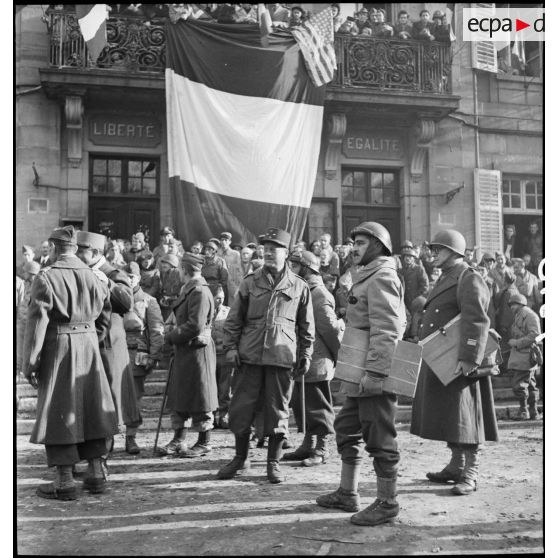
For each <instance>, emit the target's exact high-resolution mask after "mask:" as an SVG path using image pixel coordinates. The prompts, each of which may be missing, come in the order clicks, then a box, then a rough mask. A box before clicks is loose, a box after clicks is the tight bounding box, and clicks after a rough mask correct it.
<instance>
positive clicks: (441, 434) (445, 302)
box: [411, 263, 498, 444]
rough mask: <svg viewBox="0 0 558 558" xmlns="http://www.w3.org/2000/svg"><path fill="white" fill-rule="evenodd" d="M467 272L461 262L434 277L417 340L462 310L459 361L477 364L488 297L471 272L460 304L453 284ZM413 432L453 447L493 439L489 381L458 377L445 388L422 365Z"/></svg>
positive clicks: (481, 352) (495, 434) (483, 341)
mask: <svg viewBox="0 0 558 558" xmlns="http://www.w3.org/2000/svg"><path fill="white" fill-rule="evenodd" d="M467 268H468V266H467V264H465V263H459V264H456V265H455V266H454V267H453V268H451V270H449V271H448V272H447V273H446V274H444V275H442V276H441V277H440V279H438V281H437V282H436V285H435V286H434V288H433V289H432V291H431V293H430V294H429V295H428V299H427V301H426V304H425V306H424V310H423V316H422V323H421V326H420V327H419V340H422V339H424V338H425V337H427V336H428V335H430V334H431V333H433V332H434V331H436V330H437V329H439V328H440V327H442V326H444V325H445V324H446V323H447V322H448V321H449V320H451V319H452V318H454V317H455V316H457V314H459V312H460V307H461V317H462V320H461V324H462V331H461V344H460V347H459V359H460V360H464V361H468V362H474V363H475V364H480V363H481V361H482V357H483V355H484V350H485V347H486V341H487V339H488V330H489V329H490V320H489V317H488V313H487V311H488V304H489V297H490V293H489V291H488V287H487V286H486V284H485V282H484V281H483V279H482V277H481V276H480V275H479V274H478V273H475V272H473V271H472V270H470V271H467V272H466V273H465V275H464V276H463V279H462V283H461V288H460V293H459V296H460V301H459V302H460V304H459V303H458V300H457V282H458V279H459V276H460V275H461V272H462V271H463V270H465V269H467ZM411 434H416V435H417V436H420V437H421V438H426V439H429V440H441V441H445V442H452V443H457V444H478V443H482V442H485V441H497V440H498V427H497V424H496V412H495V409H494V400H493V395H492V383H491V380H490V378H489V377H485V378H480V379H477V380H473V379H469V378H466V377H465V376H459V377H458V378H457V379H455V380H453V381H452V382H451V383H449V384H448V385H447V386H444V385H443V384H442V382H440V380H438V377H437V376H436V374H434V372H433V371H432V370H431V369H430V368H429V367H428V365H427V364H426V363H425V362H424V361H423V363H422V367H421V370H420V373H419V378H418V383H417V390H416V393H415V399H414V401H413V412H412V419H411Z"/></svg>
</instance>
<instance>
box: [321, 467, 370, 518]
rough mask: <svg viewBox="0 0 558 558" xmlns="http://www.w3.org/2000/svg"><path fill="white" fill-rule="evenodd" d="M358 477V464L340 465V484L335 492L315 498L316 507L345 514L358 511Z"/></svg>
mask: <svg viewBox="0 0 558 558" xmlns="http://www.w3.org/2000/svg"><path fill="white" fill-rule="evenodd" d="M359 476H360V462H357V463H346V462H345V461H343V462H342V463H341V482H340V484H339V488H338V489H337V490H336V491H335V492H330V493H329V494H323V495H322V496H318V497H317V498H316V503H317V504H318V506H322V507H323V508H335V509H339V510H343V511H346V512H356V511H358V510H359V509H360V496H359V495H358V480H359Z"/></svg>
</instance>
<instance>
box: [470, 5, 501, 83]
mask: <svg viewBox="0 0 558 558" xmlns="http://www.w3.org/2000/svg"><path fill="white" fill-rule="evenodd" d="M495 7H496V6H495V4H472V8H473V13H474V14H475V16H476V17H478V18H483V17H492V16H494V9H495ZM471 45H472V49H473V68H476V69H477V70H484V71H485V72H492V73H495V74H497V73H498V58H497V53H496V43H494V42H492V41H475V42H472V43H471Z"/></svg>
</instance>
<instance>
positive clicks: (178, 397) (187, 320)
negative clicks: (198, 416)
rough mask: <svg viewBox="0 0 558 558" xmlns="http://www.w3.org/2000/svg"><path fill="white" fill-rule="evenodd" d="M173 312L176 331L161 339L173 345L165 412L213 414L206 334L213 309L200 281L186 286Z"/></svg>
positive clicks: (212, 360) (210, 346)
mask: <svg viewBox="0 0 558 558" xmlns="http://www.w3.org/2000/svg"><path fill="white" fill-rule="evenodd" d="M173 311H174V315H175V317H176V327H175V329H173V330H172V331H171V332H170V333H169V334H167V336H166V339H165V340H166V341H168V342H169V343H172V344H173V345H174V363H173V369H172V376H171V379H170V383H169V398H168V408H169V409H172V410H174V411H179V412H182V413H188V414H192V413H202V412H210V411H215V410H216V409H217V406H218V402H217V382H216V379H215V368H216V356H215V344H214V343H213V339H212V338H211V333H210V327H211V320H212V318H213V313H214V311H215V306H214V303H213V295H212V294H211V291H210V290H209V286H208V284H207V282H206V280H205V279H204V278H203V277H199V278H198V277H195V278H192V279H190V281H188V283H186V285H185V286H184V289H183V291H182V293H181V294H180V296H179V297H178V300H177V301H176V303H175V305H174V306H173ZM204 333H205V340H206V342H207V344H206V345H205V346H200V344H199V343H197V342H196V337H198V336H199V335H202V334H204Z"/></svg>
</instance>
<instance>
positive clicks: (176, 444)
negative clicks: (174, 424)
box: [157, 428, 186, 457]
mask: <svg viewBox="0 0 558 558" xmlns="http://www.w3.org/2000/svg"><path fill="white" fill-rule="evenodd" d="M185 439H186V428H177V429H176V430H175V431H174V436H173V439H172V440H171V441H170V442H169V443H168V444H167V445H166V446H163V447H162V448H157V455H158V456H159V457H163V456H165V455H175V454H178V452H179V451H180V450H181V449H182V443H183V442H184V440H185Z"/></svg>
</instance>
